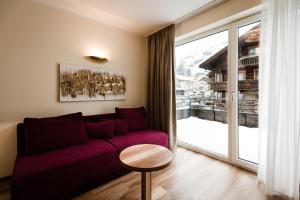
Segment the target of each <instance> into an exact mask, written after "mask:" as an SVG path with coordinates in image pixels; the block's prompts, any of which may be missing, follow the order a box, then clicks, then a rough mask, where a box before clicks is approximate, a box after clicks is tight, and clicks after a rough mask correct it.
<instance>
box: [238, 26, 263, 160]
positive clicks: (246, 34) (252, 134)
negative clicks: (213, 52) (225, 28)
mask: <svg viewBox="0 0 300 200" xmlns="http://www.w3.org/2000/svg"><path fill="white" fill-rule="evenodd" d="M259 36H260V22H254V23H251V24H247V25H244V26H240V27H238V37H239V38H238V63H239V64H238V69H237V71H238V72H237V81H238V83H237V84H238V91H237V92H238V93H237V94H238V95H237V100H238V109H237V110H238V158H239V159H242V160H245V161H249V162H252V163H257V162H258V98H259V96H258V76H259Z"/></svg>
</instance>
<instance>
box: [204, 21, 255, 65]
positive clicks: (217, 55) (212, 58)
mask: <svg viewBox="0 0 300 200" xmlns="http://www.w3.org/2000/svg"><path fill="white" fill-rule="evenodd" d="M258 27H259V25H256V26H254V27H252V28H251V29H250V30H249V31H247V32H245V33H244V34H243V35H241V36H240V37H239V39H240V40H242V41H244V40H245V39H246V38H247V37H246V36H247V35H248V34H249V32H250V31H252V30H255V29H257V28H258ZM243 44H244V42H243ZM227 46H228V45H226V46H225V47H223V48H222V49H220V50H219V51H217V52H215V53H214V54H211V55H210V56H208V57H207V58H206V59H204V60H203V61H202V62H201V63H200V64H199V65H198V66H199V68H203V69H208V70H211V69H212V68H213V66H211V65H210V63H211V62H213V61H214V60H215V59H216V58H218V57H219V56H221V55H223V54H224V53H227Z"/></svg>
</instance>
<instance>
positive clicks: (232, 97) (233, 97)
mask: <svg viewBox="0 0 300 200" xmlns="http://www.w3.org/2000/svg"><path fill="white" fill-rule="evenodd" d="M234 99H235V93H234V92H231V101H232V102H234Z"/></svg>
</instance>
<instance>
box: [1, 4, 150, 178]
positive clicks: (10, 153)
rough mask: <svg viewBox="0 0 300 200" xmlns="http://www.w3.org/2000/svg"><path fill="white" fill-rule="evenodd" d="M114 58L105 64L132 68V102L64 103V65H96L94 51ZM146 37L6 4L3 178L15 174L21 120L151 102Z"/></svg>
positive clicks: (58, 13) (61, 13)
mask: <svg viewBox="0 0 300 200" xmlns="http://www.w3.org/2000/svg"><path fill="white" fill-rule="evenodd" d="M93 49H96V50H100V51H103V52H105V53H106V54H107V55H108V58H109V59H110V61H109V62H108V63H107V64H103V65H99V66H101V67H105V68H109V69H121V70H125V71H126V72H127V100H126V101H93V102H74V103H60V102H58V63H69V64H82V65H93V64H92V63H89V62H88V61H85V60H84V59H83V56H85V55H87V54H88V53H89V52H90V51H91V50H93ZM145 53H146V48H145V42H144V38H142V37H139V36H137V35H133V34H130V33H127V32H124V31H121V30H118V29H115V28H112V27H109V26H106V25H103V24H100V23H99V22H96V21H92V20H89V19H85V18H83V17H79V16H77V15H73V14H71V13H66V12H64V11H61V10H56V9H53V8H50V7H46V6H44V5H41V4H38V3H34V2H33V1H30V0H1V2H0V97H1V98H0V178H1V177H5V176H8V175H10V174H11V172H12V167H13V163H14V159H15V156H16V123H17V122H20V121H22V119H23V118H24V117H26V116H31V117H45V116H53V115H60V114H66V113H71V112H78V111H81V112H83V114H85V115H87V114H97V113H107V112H113V111H114V108H115V107H116V106H139V105H145V103H146V85H147V84H146V77H147V67H146V57H145Z"/></svg>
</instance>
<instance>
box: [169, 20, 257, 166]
mask: <svg viewBox="0 0 300 200" xmlns="http://www.w3.org/2000/svg"><path fill="white" fill-rule="evenodd" d="M258 19H259V18H258V16H251V17H249V18H247V19H243V20H240V21H236V22H233V23H231V24H228V25H226V26H223V27H221V28H218V29H215V30H210V31H209V32H206V33H203V34H200V35H198V36H197V37H196V36H195V37H194V38H193V39H190V40H188V41H187V42H184V41H180V42H179V43H178V45H177V46H176V48H175V53H176V115H177V137H178V138H177V140H178V143H179V144H180V145H182V146H184V147H187V148H191V149H193V150H196V151H199V152H201V153H205V154H208V155H209V156H213V157H216V158H218V159H221V160H224V161H227V162H230V163H235V164H237V165H239V166H243V167H246V168H249V169H252V170H255V168H256V163H257V162H258V134H259V133H258V98H259V96H258V76H259V65H258V63H259V62H258V61H259V35H260V22H259V21H258Z"/></svg>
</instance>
